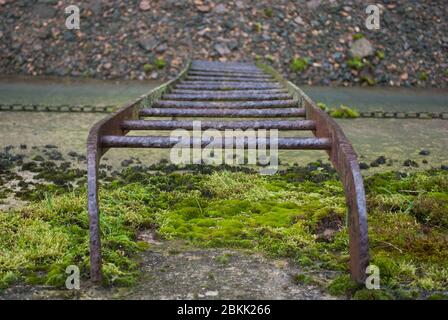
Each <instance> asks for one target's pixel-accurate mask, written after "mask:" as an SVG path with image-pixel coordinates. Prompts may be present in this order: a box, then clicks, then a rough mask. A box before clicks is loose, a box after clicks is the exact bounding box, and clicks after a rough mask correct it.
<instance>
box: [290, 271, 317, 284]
mask: <svg viewBox="0 0 448 320" xmlns="http://www.w3.org/2000/svg"><path fill="white" fill-rule="evenodd" d="M294 282H295V283H297V284H299V285H311V284H316V281H315V280H314V279H313V278H312V277H310V276H309V275H307V274H304V273H299V274H296V275H295V276H294Z"/></svg>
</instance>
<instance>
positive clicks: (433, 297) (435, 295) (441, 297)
mask: <svg viewBox="0 0 448 320" xmlns="http://www.w3.org/2000/svg"><path fill="white" fill-rule="evenodd" d="M427 300H448V295H446V294H443V293H433V294H431V295H430V296H429V297H428V298H427Z"/></svg>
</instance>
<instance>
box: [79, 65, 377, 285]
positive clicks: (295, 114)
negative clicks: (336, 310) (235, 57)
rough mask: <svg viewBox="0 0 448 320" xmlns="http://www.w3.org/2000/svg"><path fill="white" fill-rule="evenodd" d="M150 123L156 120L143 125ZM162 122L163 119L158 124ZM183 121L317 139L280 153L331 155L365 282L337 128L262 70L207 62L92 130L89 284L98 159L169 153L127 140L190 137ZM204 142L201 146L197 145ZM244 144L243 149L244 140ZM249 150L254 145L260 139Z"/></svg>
mask: <svg viewBox="0 0 448 320" xmlns="http://www.w3.org/2000/svg"><path fill="white" fill-rule="evenodd" d="M148 117H157V118H158V119H156V120H154V119H153V120H148V119H145V118H148ZM160 117H163V118H162V120H160ZM180 117H187V118H194V119H195V120H197V119H201V118H252V119H251V120H235V121H233V120H232V121H230V120H224V121H223V120H222V119H221V120H215V119H213V120H207V121H201V127H202V129H204V130H205V129H218V130H225V129H243V130H245V129H278V130H310V131H311V132H312V133H313V134H314V135H313V136H312V137H306V138H298V137H288V138H278V149H314V150H325V151H326V152H327V153H328V154H329V156H330V160H331V162H332V164H333V166H334V167H335V169H336V170H337V172H338V173H339V176H340V179H341V181H342V183H343V185H344V191H345V195H346V202H347V206H348V226H349V238H350V241H349V247H350V248H349V249H350V271H351V275H352V278H353V279H354V280H355V281H357V282H358V283H362V282H363V281H364V279H365V275H366V273H365V272H366V267H367V265H368V263H369V253H368V250H369V249H368V237H367V211H366V203H365V194H364V186H363V180H362V176H361V174H360V170H359V166H358V163H357V157H356V154H355V152H354V150H353V148H352V146H351V144H350V142H349V141H348V140H347V138H346V136H345V135H344V133H343V131H342V130H341V128H340V127H339V125H338V124H337V123H336V122H335V121H334V120H333V119H331V118H330V117H329V116H328V115H327V114H326V113H325V112H323V111H322V110H320V109H319V108H318V107H316V105H315V104H314V102H312V101H311V100H310V99H309V98H308V97H307V96H306V95H305V94H304V93H303V92H302V91H301V90H300V89H299V88H298V87H296V86H295V85H294V84H292V83H291V82H288V81H286V80H285V79H283V78H282V77H281V76H280V75H279V74H278V73H277V72H276V71H275V70H273V69H272V68H270V67H268V66H266V65H261V64H260V65H255V64H252V63H241V62H226V63H223V62H210V61H192V62H190V63H188V65H187V67H186V68H185V69H184V70H183V71H182V72H181V73H180V74H179V75H178V77H177V78H175V79H174V80H172V81H169V82H167V83H165V84H163V85H162V86H160V87H158V88H156V89H154V90H153V91H151V92H150V93H149V94H147V95H145V96H142V97H140V98H139V99H138V100H137V101H135V102H133V103H131V104H129V105H127V106H125V107H124V108H122V109H120V110H119V111H117V112H116V113H114V114H112V115H110V116H108V117H107V118H105V119H104V120H102V121H100V122H98V123H97V124H95V125H94V127H92V129H91V131H90V134H89V137H88V145H87V155H88V211H89V221H90V263H91V265H90V268H91V269H90V276H91V279H92V280H93V281H95V282H99V281H101V262H102V261H101V241H100V223H99V221H100V220H99V206H98V166H99V161H100V158H101V156H102V155H103V154H104V153H105V152H106V151H107V150H108V149H109V148H171V147H173V146H174V145H175V144H176V141H173V139H170V137H169V136H154V135H146V136H145V135H138V136H134V135H133V136H127V135H126V134H127V133H128V132H129V131H135V130H173V129H187V130H192V129H193V120H177V118H180ZM259 118H264V119H262V120H260V119H259ZM298 118H305V119H298ZM285 119H287V120H285ZM209 142H210V141H209V140H201V141H200V143H201V145H206V144H207V143H209ZM245 143H246V146H247V141H246V142H245ZM254 143H256V144H257V145H258V143H259V141H258V139H257V141H254ZM191 144H193V141H191Z"/></svg>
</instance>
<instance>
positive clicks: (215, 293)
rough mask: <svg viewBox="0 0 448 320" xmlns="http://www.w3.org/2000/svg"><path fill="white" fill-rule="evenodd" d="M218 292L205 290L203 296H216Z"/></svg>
mask: <svg viewBox="0 0 448 320" xmlns="http://www.w3.org/2000/svg"><path fill="white" fill-rule="evenodd" d="M218 294H219V292H218V291H207V292H206V293H205V296H207V297H216V296H218Z"/></svg>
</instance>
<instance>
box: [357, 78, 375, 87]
mask: <svg viewBox="0 0 448 320" xmlns="http://www.w3.org/2000/svg"><path fill="white" fill-rule="evenodd" d="M361 81H362V82H365V83H367V84H368V85H369V86H374V85H375V84H376V80H375V79H374V78H372V77H370V76H363V77H361Z"/></svg>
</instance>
